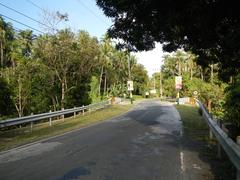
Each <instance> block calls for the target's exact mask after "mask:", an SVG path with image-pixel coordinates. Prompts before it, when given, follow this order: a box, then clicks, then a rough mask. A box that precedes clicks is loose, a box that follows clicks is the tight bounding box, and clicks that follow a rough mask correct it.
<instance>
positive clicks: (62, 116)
mask: <svg viewBox="0 0 240 180" xmlns="http://www.w3.org/2000/svg"><path fill="white" fill-rule="evenodd" d="M61 110H62V111H64V108H62V109H61ZM61 119H63V122H64V114H63V115H61Z"/></svg>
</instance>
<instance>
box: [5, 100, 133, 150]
mask: <svg viewBox="0 0 240 180" xmlns="http://www.w3.org/2000/svg"><path fill="white" fill-rule="evenodd" d="M131 107H133V105H131V104H128V105H111V106H109V107H107V108H105V109H100V110H97V111H92V112H91V113H89V112H85V115H84V116H83V115H82V114H79V115H77V116H76V117H75V118H74V117H69V118H65V119H64V120H63V119H59V120H55V121H52V126H49V123H48V122H45V123H39V124H35V125H34V126H33V129H32V131H31V127H30V125H27V126H25V127H21V128H16V129H11V130H7V131H0V151H3V150H8V149H11V148H14V147H17V146H20V145H24V144H27V143H31V142H34V141H38V140H41V139H44V138H48V137H52V136H56V135H60V134H63V133H66V132H69V131H72V130H76V129H80V128H82V127H87V126H90V125H92V124H95V123H97V122H101V121H104V120H106V119H110V118H112V117H115V116H117V115H120V114H122V113H124V112H127V111H128V110H129V109H130V108H131Z"/></svg>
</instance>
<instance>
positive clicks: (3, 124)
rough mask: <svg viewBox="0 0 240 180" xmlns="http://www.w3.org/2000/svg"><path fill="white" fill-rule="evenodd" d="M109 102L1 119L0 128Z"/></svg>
mask: <svg viewBox="0 0 240 180" xmlns="http://www.w3.org/2000/svg"><path fill="white" fill-rule="evenodd" d="M109 104H110V100H107V101H103V102H99V103H95V104H90V105H87V106H82V107H75V108H71V109H65V110H60V111H54V112H48V113H41V114H36V115H30V116H24V117H19V118H13V119H8V120H3V121H0V128H4V127H10V126H15V125H20V124H24V123H32V122H36V121H40V120H43V119H48V118H52V117H58V116H63V115H66V114H71V113H74V115H75V113H77V112H80V111H83V112H84V111H85V110H88V111H90V110H93V109H95V110H97V109H101V108H104V107H105V106H107V105H109Z"/></svg>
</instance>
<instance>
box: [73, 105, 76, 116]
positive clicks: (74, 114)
mask: <svg viewBox="0 0 240 180" xmlns="http://www.w3.org/2000/svg"><path fill="white" fill-rule="evenodd" d="M73 109H74V113H73V117H74V118H75V117H76V107H75V106H74V108H73Z"/></svg>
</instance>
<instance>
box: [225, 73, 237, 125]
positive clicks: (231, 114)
mask: <svg viewBox="0 0 240 180" xmlns="http://www.w3.org/2000/svg"><path fill="white" fill-rule="evenodd" d="M226 94H227V95H226V99H225V100H226V101H225V104H224V108H225V116H224V119H225V120H226V121H229V122H231V123H233V124H234V125H236V126H238V127H240V75H239V76H238V78H237V79H236V82H235V83H234V84H233V85H231V86H229V87H228V88H227V91H226Z"/></svg>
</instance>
